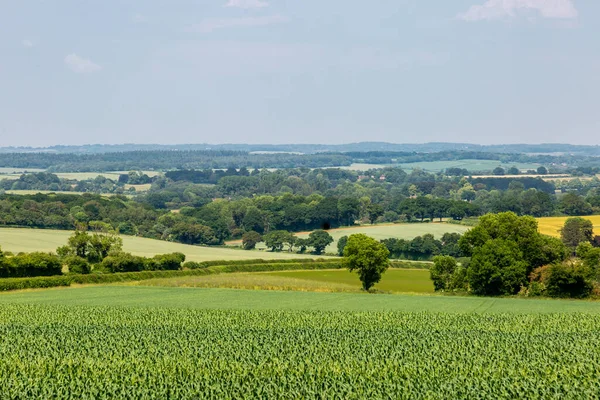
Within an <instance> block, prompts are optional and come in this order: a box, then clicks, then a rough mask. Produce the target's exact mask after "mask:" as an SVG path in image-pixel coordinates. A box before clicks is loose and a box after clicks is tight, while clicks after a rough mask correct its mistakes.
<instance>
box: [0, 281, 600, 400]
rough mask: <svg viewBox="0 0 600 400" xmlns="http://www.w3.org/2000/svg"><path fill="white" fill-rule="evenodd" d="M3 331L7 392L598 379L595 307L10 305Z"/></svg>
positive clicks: (538, 391) (481, 385)
mask: <svg viewBox="0 0 600 400" xmlns="http://www.w3.org/2000/svg"><path fill="white" fill-rule="evenodd" d="M176 290H180V291H185V289H176ZM201 290H202V289H189V290H188V291H201ZM240 292H242V291H240ZM294 294H296V293H294ZM319 295H321V296H325V295H330V296H331V295H333V294H319ZM352 296H356V297H362V298H371V297H383V296H376V295H375V296H370V295H352ZM2 297H4V296H0V299H1V298H2ZM416 297H418V296H415V298H416ZM0 337H1V338H2V339H1V343H2V345H1V346H0V386H1V387H2V396H3V397H6V398H40V399H41V398H44V399H45V398H73V399H75V398H78V399H79V398H184V399H193V398H219V399H233V398H236V399H237V398H249V397H253V398H343V399H354V398H428V399H431V398H437V399H449V398H494V399H503V398H506V399H508V398H527V399H533V398H595V397H597V395H598V391H599V389H600V388H599V382H598V372H599V371H600V347H598V343H599V341H600V315H586V314H579V313H575V314H540V315H535V314H493V313H487V314H481V313H474V314H464V313H463V314H455V313H446V312H434V313H429V312H417V313H404V312H373V311H371V312H367V311H364V310H363V311H361V312H353V313H347V312H346V313H345V312H335V311H334V312H331V311H306V310H303V311H281V310H262V311H261V310H254V311H239V310H197V309H181V308H179V309H176V308H153V307H143V308H135V307H125V308H122V307H116V308H115V307H106V306H96V307H88V306H49V305H27V304H20V305H19V304H14V305H3V306H2V307H0Z"/></svg>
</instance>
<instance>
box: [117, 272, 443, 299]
mask: <svg viewBox="0 0 600 400" xmlns="http://www.w3.org/2000/svg"><path fill="white" fill-rule="evenodd" d="M127 285H136V286H164V287H200V288H233V289H254V290H256V289H260V290H298V291H313V292H360V291H361V284H360V281H359V279H358V275H357V274H356V273H351V272H348V271H346V270H311V271H278V272H253V273H232V274H218V275H205V276H185V277H177V278H164V279H151V280H147V281H139V282H133V283H127ZM374 288H375V289H376V290H380V291H385V292H392V293H410V292H414V293H433V284H432V282H431V280H430V279H429V271H428V270H420V269H388V270H387V271H386V272H385V274H383V278H382V279H381V282H380V283H378V284H376V285H375V286H374Z"/></svg>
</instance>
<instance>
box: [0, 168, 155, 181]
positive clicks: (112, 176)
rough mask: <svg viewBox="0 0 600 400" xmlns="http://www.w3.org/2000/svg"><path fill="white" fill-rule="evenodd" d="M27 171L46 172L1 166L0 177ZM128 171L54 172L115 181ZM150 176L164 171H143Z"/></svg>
mask: <svg viewBox="0 0 600 400" xmlns="http://www.w3.org/2000/svg"><path fill="white" fill-rule="evenodd" d="M25 172H29V173H32V172H44V170H43V169H35V168H27V169H19V168H0V179H17V178H19V177H20V176H21V174H23V173H25ZM127 173H128V171H110V172H54V174H55V175H56V176H58V177H59V178H62V179H70V180H76V181H83V180H88V179H94V178H96V177H97V176H104V177H106V178H108V179H112V180H114V181H116V180H118V179H119V175H121V174H127ZM143 173H145V174H146V175H148V176H149V177H151V178H152V177H153V176H157V175H160V174H162V172H157V171H143Z"/></svg>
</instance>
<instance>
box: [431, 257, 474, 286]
mask: <svg viewBox="0 0 600 400" xmlns="http://www.w3.org/2000/svg"><path fill="white" fill-rule="evenodd" d="M429 273H430V277H431V280H432V281H433V286H434V288H435V290H436V291H437V290H442V291H446V290H447V291H452V290H466V289H467V270H466V268H465V267H463V266H460V265H458V263H457V262H456V259H455V258H454V257H450V256H437V257H434V258H433V266H432V267H431V268H430V269H429Z"/></svg>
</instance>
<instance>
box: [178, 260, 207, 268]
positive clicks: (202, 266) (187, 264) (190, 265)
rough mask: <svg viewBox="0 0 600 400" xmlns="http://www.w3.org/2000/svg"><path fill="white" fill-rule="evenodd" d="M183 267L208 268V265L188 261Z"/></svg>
mask: <svg viewBox="0 0 600 400" xmlns="http://www.w3.org/2000/svg"><path fill="white" fill-rule="evenodd" d="M182 268H183V269H203V268H206V265H204V264H202V263H199V262H196V261H186V262H185V263H184V264H183V266H182Z"/></svg>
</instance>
